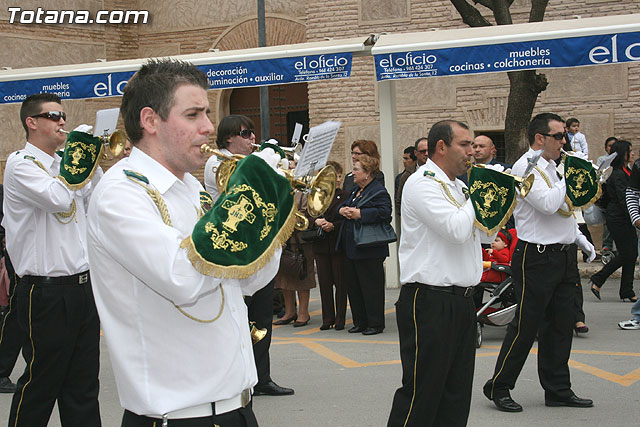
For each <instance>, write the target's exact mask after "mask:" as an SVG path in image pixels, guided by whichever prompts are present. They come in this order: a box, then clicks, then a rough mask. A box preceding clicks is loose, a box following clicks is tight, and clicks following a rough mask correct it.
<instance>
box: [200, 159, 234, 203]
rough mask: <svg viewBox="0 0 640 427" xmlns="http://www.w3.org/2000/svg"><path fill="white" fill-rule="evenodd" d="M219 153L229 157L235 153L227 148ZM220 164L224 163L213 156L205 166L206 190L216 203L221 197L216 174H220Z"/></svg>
mask: <svg viewBox="0 0 640 427" xmlns="http://www.w3.org/2000/svg"><path fill="white" fill-rule="evenodd" d="M218 151H220V152H221V153H223V154H225V155H227V156H229V157H231V156H233V153H232V152H231V151H229V150H227V149H226V148H221V149H220V150H218ZM220 163H222V161H221V160H220V159H218V156H216V155H213V156H211V157H209V160H207V164H206V165H205V166H204V188H205V190H207V193H209V194H210V195H211V197H212V198H213V201H214V202H215V201H216V200H218V197H220V192H219V191H218V186H217V185H216V173H217V172H218V166H220Z"/></svg>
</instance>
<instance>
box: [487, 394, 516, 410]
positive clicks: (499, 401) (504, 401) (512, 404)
mask: <svg viewBox="0 0 640 427" xmlns="http://www.w3.org/2000/svg"><path fill="white" fill-rule="evenodd" d="M493 403H494V405H496V407H497V408H498V409H499V410H500V411H502V412H522V405H520V404H519V403H518V402H516V401H514V400H513V399H512V398H511V396H504V397H498V398H495V399H493Z"/></svg>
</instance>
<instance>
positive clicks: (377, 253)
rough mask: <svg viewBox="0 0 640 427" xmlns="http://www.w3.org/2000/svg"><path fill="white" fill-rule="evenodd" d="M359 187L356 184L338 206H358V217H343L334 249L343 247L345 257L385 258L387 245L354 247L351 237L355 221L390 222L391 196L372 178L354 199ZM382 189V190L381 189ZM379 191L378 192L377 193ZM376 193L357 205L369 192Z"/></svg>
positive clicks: (365, 222) (387, 252)
mask: <svg viewBox="0 0 640 427" xmlns="http://www.w3.org/2000/svg"><path fill="white" fill-rule="evenodd" d="M358 190H359V187H358V186H356V187H355V188H354V189H353V190H352V191H351V194H350V195H349V197H348V198H347V201H346V202H344V203H343V204H342V205H340V206H338V209H340V208H341V207H343V206H352V207H358V208H360V216H361V218H360V219H345V220H344V221H343V223H342V227H340V232H339V234H338V242H337V244H336V249H338V248H340V247H341V248H343V249H344V251H345V254H346V256H347V258H349V259H373V258H386V257H388V256H389V245H388V244H386V243H385V244H383V245H380V246H371V247H367V248H356V244H355V242H354V239H353V233H354V229H355V223H356V221H360V222H361V223H363V224H374V223H377V222H381V223H384V222H386V223H390V222H391V197H390V196H389V193H388V192H387V189H386V188H385V187H384V185H382V184H381V183H380V181H378V180H377V179H374V180H373V181H371V183H369V185H367V186H366V187H365V188H364V190H363V191H362V194H361V195H360V197H359V198H358V199H356V200H354V197H355V195H356V193H357V192H358ZM381 190H382V191H381ZM378 192H380V193H378ZM375 193H378V194H377V195H376V196H375V197H374V198H373V199H371V200H369V201H368V202H366V203H365V204H364V205H362V206H359V205H358V201H359V200H363V199H365V198H368V197H369V196H370V195H371V194H375Z"/></svg>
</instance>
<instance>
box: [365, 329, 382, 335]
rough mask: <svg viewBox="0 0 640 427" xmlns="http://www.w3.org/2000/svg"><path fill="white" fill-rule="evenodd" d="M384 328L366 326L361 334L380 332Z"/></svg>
mask: <svg viewBox="0 0 640 427" xmlns="http://www.w3.org/2000/svg"><path fill="white" fill-rule="evenodd" d="M383 330H384V329H382V328H367V329H365V330H364V331H362V335H377V334H381V333H382V331H383Z"/></svg>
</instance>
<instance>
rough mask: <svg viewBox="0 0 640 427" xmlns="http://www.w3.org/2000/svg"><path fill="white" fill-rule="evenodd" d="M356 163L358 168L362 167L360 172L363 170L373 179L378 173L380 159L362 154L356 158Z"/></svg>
mask: <svg viewBox="0 0 640 427" xmlns="http://www.w3.org/2000/svg"><path fill="white" fill-rule="evenodd" d="M356 162H357V163H360V166H362V170H364V171H365V172H369V173H370V174H371V176H372V177H375V176H376V175H377V174H378V172H380V159H378V158H376V157H373V156H369V155H367V154H363V155H361V156H358V159H357V160H356Z"/></svg>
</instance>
